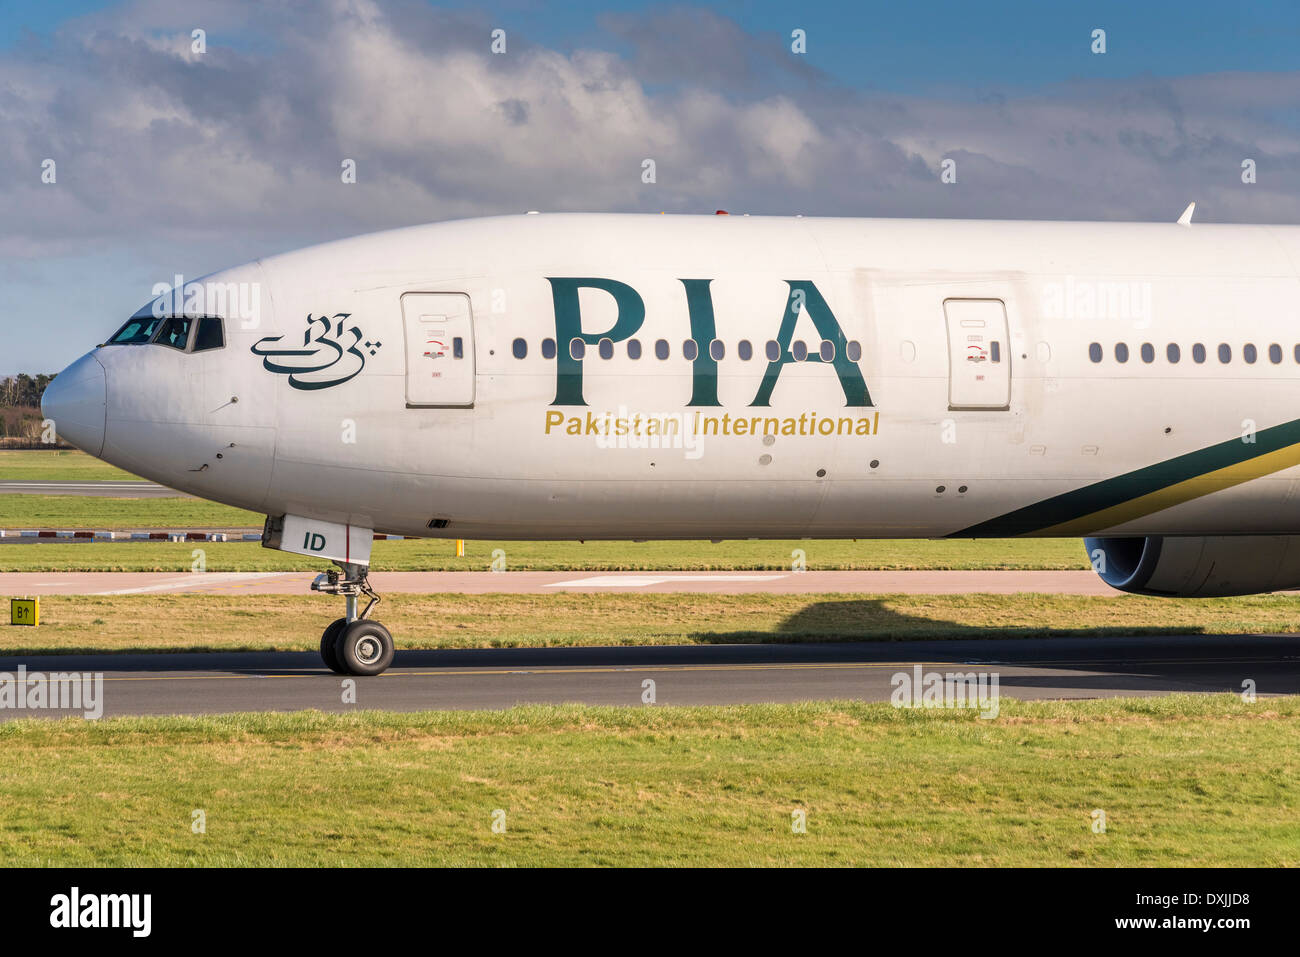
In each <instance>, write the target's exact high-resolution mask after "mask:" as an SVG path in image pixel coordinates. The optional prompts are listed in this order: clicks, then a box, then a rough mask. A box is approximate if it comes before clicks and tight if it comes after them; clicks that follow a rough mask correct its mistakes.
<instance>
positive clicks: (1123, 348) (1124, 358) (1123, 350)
mask: <svg viewBox="0 0 1300 957" xmlns="http://www.w3.org/2000/svg"><path fill="white" fill-rule="evenodd" d="M1115 361H1116V362H1128V346H1127V345H1125V344H1124V343H1122V342H1117V343H1115Z"/></svg>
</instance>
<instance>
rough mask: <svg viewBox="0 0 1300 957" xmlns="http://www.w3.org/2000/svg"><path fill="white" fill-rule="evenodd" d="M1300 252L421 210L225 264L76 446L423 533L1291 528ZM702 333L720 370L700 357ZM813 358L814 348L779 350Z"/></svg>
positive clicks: (300, 507) (272, 505) (214, 485)
mask: <svg viewBox="0 0 1300 957" xmlns="http://www.w3.org/2000/svg"><path fill="white" fill-rule="evenodd" d="M1298 261H1300V228H1292V227H1265V226H1212V225H1192V226H1182V225H1173V224H1170V225H1158V224H1103V223H1028V222H979V221H921V220H864V219H812V218H766V217H740V216H715V217H698V216H642V215H540V216H538V215H530V216H514V217H499V218H491V219H481V220H469V221H463V222H452V223H445V224H438V225H432V226H423V227H415V228H410V229H403V230H397V231H393V232H388V233H381V234H376V235H371V236H363V237H359V238H356V239H350V240H346V241H341V242H335V243H330V244H326V245H323V246H318V247H313V248H310V249H306V250H302V251H298V252H294V253H289V254H287V255H282V256H276V257H272V258H268V259H264V260H260V261H258V262H256V263H253V264H250V265H248V266H244V267H239V268H236V269H232V270H229V271H227V272H224V273H221V274H218V275H216V276H212V277H208V279H207V280H205V281H206V282H209V283H215V284H222V285H226V286H229V285H230V284H234V285H235V286H239V285H240V284H244V288H246V289H252V290H254V292H255V294H256V295H257V296H258V297H259V298H258V304H259V305H258V309H257V311H256V315H255V316H249V315H239V316H237V315H236V314H235V311H234V310H231V311H230V312H229V313H228V314H227V315H226V316H225V323H226V330H225V335H226V342H225V347H224V348H222V349H216V350H212V351H207V352H202V353H193V354H190V353H185V352H181V351H178V350H175V349H168V348H165V347H160V346H116V345H110V346H105V347H103V348H101V349H98V350H95V352H93V353H92V354H91V359H90V360H89V361H93V362H97V363H99V364H100V365H102V366H103V367H104V370H105V375H106V381H107V385H106V415H105V425H104V430H103V435H102V436H101V437H100V438H101V440H102V446H101V447H100V448H99V449H96V448H94V447H93V445H94V437H93V436H91V437H90V438H89V439H85V440H80V441H79V438H78V436H76V435H69V438H71V439H72V440H73V441H74V442H78V444H83V447H89V448H90V451H92V452H97V454H99V455H100V456H101V457H102V458H104V459H106V460H108V461H110V462H113V463H114V464H117V465H120V466H121V467H123V468H125V469H128V470H130V471H132V472H135V473H138V474H140V475H144V476H147V477H149V478H152V479H155V480H157V481H160V482H163V483H165V484H167V485H170V486H173V487H175V488H178V489H182V490H185V491H188V492H192V493H194V494H196V495H200V496H202V497H205V498H209V499H214V500H217V501H221V502H226V503H229V504H232V505H238V506H242V507H245V508H248V509H253V510H256V511H261V512H265V513H268V514H285V513H288V514H294V515H305V516H310V517H314V518H319V519H322V520H326V521H333V522H340V523H342V522H346V523H350V524H353V525H357V526H361V527H365V528H373V529H375V530H377V531H384V532H391V533H398V534H409V535H423V536H443V537H454V538H480V539H481V538H530V539H541V538H555V539H561V538H737V537H788V538H799V537H811V538H818V537H821V538H830V537H835V538H843V537H908V536H915V537H936V536H945V535H951V534H954V533H962V532H967V531H968V532H969V533H970V534H974V535H997V534H1017V533H1025V534H1079V535H1082V534H1084V533H1094V532H1098V531H1102V530H1109V531H1110V532H1111V533H1113V534H1121V535H1128V534H1135V535H1136V534H1168V535H1191V534H1195V535H1214V534H1294V533H1300V508H1297V504H1296V501H1295V499H1296V491H1297V486H1296V482H1297V478H1300V469H1298V468H1297V465H1296V462H1297V461H1300V459H1296V460H1295V461H1293V456H1294V449H1293V448H1292V446H1293V445H1294V443H1292V442H1290V441H1289V439H1288V440H1287V441H1282V440H1272V441H1273V442H1274V444H1275V445H1278V446H1279V448H1278V450H1277V451H1273V446H1268V447H1267V448H1265V447H1264V446H1256V445H1255V441H1256V439H1255V437H1256V436H1257V435H1258V436H1266V440H1265V445H1267V443H1268V441H1270V440H1269V439H1268V438H1267V436H1268V435H1273V434H1274V433H1267V430H1269V429H1275V430H1276V429H1278V428H1281V427H1285V426H1286V425H1287V424H1288V423H1292V422H1295V421H1296V420H1298V419H1300V364H1298V362H1297V355H1298V353H1297V349H1298V348H1300V346H1298V345H1297V344H1298V343H1300V273H1298V272H1297V267H1296V264H1297V262H1298ZM593 280H594V281H597V282H584V281H593ZM706 280H707V282H705V281H706ZM627 289H630V290H632V291H633V292H634V296H629V295H628V294H627V292H626V290H627ZM611 290H617V293H618V294H616V292H615V291H611ZM638 302H639V304H640V305H639V307H638V305H637V303H638ZM459 304H463V310H464V313H463V315H462V314H460V313H458V312H457V310H458V309H460V308H462V307H461V305H459ZM642 310H643V313H644V315H643V316H638V315H637V313H638V312H639V311H642ZM203 311H205V312H208V313H210V312H211V309H205V310H203ZM340 316H342V317H343V318H342V319H337V318H336V317H340ZM1003 316H1004V317H1005V318H1004V319H1003V318H1001V317H1003ZM320 317H325V320H326V321H325V322H319V321H318V324H317V325H313V323H312V322H311V320H312V319H317V320H319V318H320ZM791 317H792V318H791ZM827 317H829V320H828V319H827ZM786 320H789V322H790V323H791V325H790V326H789V328H788V329H787V330H786V331H787V333H789V331H790V329H792V330H793V335H792V336H790V335H786V336H785V337H784V339H785V340H788V341H781V340H782V338H783V337H782V326H783V322H785V321H786ZM710 321H711V323H712V325H711V327H710ZM574 322H576V323H577V328H579V329H580V333H581V338H584V340H586V342H585V356H584V357H583V358H581V359H569V360H568V361H564V359H563V355H564V354H566V353H568V350H569V348H570V347H569V343H568V341H566V338H565V337H566V336H567V337H569V338H572V335H571V333H572V332H573V330H574V325H573V323H574ZM999 323H1005V325H1004V326H1000V325H999ZM832 325H833V326H834V327H835V328H837V329H838V330H839V331H841V332H842V338H836V336H835V334H834V333H833V332H828V330H831V329H832ZM354 328H355V329H356V330H358V333H357V337H356V338H357V341H356V342H354V341H353V335H352V334H351V330H352V329H354ZM606 335H608V338H609V339H610V346H609V350H610V351H611V352H612V357H610V358H603V357H602V355H601V348H602V347H601V343H600V341H599V340H600V339H601V338H602V337H605V336H606ZM693 336H695V337H696V338H697V339H699V340H701V341H698V343H697V345H696V348H697V349H698V350H700V351H701V353H702V355H703V356H705V357H708V356H709V352H710V349H711V348H713V349H719V347H720V350H721V358H720V359H717V360H716V361H715V362H714V361H706V360H702V359H699V358H697V359H695V360H692V359H690V358H687V356H686V355H685V354H684V343H685V341H686V340H689V339H692V337H693ZM322 337H323V338H330V339H332V340H333V341H334V343H335V344H336V345H338V346H339V347H340V348H341V356H338V357H334V351H339V350H335V349H334V346H330V345H329V344H328V343H322V342H321V341H320V339H321V338H322ZM557 338H558V339H560V342H559V344H558V346H557V347H556V348H557V350H558V351H559V352H560V354H561V356H560V357H559V358H557V357H555V356H551V357H548V356H547V355H546V354H545V352H544V341H545V340H551V341H555V340H557ZM457 339H458V340H459V343H457V342H455V341H453V340H457ZM516 340H522V341H523V344H524V346H525V348H526V354H525V355H524V356H523V357H522V358H517V357H516V349H517V347H516V344H515V342H516ZM633 340H635V341H636V342H637V343H638V344H639V346H640V350H641V352H640V357H639V358H631V357H630V356H629V343H630V342H631V341H633ZM659 340H665V341H666V342H667V344H668V357H667V358H662V359H661V358H658V357H657V356H656V343H657V342H658V341H659ZM713 340H717V343H718V344H719V345H713ZM769 340H772V341H778V342H779V345H778V347H777V348H778V349H779V350H780V361H778V362H776V363H773V362H771V361H769V359H768V358H767V355H766V350H767V348H768V346H767V343H768V342H769ZM823 340H825V341H828V342H830V343H831V346H832V348H833V349H834V356H833V358H832V361H816V360H817V358H818V357H819V349H820V348H821V344H822V342H823ZM742 341H745V342H748V343H750V344H751V348H752V356H751V357H750V358H748V359H746V358H742V357H741V355H740V351H741V345H740V344H741V342H742ZM796 342H798V343H805V344H806V345H807V348H808V351H809V353H810V355H811V357H812V359H811V361H809V360H805V361H784V360H785V359H786V358H787V357H788V356H789V355H790V352H791V350H792V349H794V348H796V346H795V345H794V344H795V343H796ZM1094 343H1095V344H1097V346H1099V347H1100V349H1101V353H1102V355H1101V361H1094V360H1093V357H1092V356H1090V347H1091V346H1092V344H1094ZM1145 344H1149V345H1150V350H1149V352H1148V353H1146V354H1145V355H1144V345H1145ZM1171 344H1172V345H1174V346H1176V347H1177V353H1178V361H1176V362H1175V361H1171V354H1170V351H1169V346H1170V345H1171ZM1221 344H1222V345H1226V346H1227V347H1228V348H1229V349H1230V352H1231V356H1230V359H1229V361H1226V362H1225V361H1220V357H1219V349H1220V346H1221ZM1117 345H1123V346H1125V347H1127V350H1128V358H1127V361H1125V362H1120V361H1118V359H1117V357H1116V346H1117ZM1198 345H1200V346H1203V347H1204V349H1205V353H1206V354H1205V357H1204V361H1203V362H1198V361H1196V357H1197V356H1199V351H1198V350H1196V346H1198ZM349 346H351V347H353V348H354V349H355V352H349V351H348V347H349ZM1250 346H1253V348H1254V350H1255V361H1253V362H1250V361H1247V359H1248V357H1249V356H1248V353H1249V349H1248V348H1247V347H1250ZM1270 347H1276V348H1273V349H1271V350H1270ZM688 348H689V347H688ZM859 349H860V356H858V357H857V358H856V359H851V358H850V354H852V355H858V350H859ZM331 350H333V351H331ZM456 350H460V351H459V353H457V351H456ZM1279 350H1280V361H1274V360H1275V359H1278V352H1279ZM633 351H635V348H634V349H633ZM332 357H334V358H336V359H337V361H334V362H333V364H329V365H326V364H325V363H327V361H328V360H330V359H331V358H332ZM1147 358H1150V361H1146V360H1147ZM836 359H838V360H839V361H838V364H837V363H836V361H834V360H836ZM81 361H82V362H86V361H87V360H85V359H83V360H81ZM294 368H298V369H300V370H304V371H301V372H300V374H298V375H297V376H295V375H294V374H293V372H292V369H294ZM574 370H577V372H578V374H579V375H580V382H575V381H574V374H575V371H574ZM855 370H856V371H855ZM291 379H292V380H293V381H291ZM859 382H860V383H861V386H862V388H863V390H864V394H861V395H860V394H858V392H857V391H856V390H857V389H858V383H859ZM295 383H296V384H295ZM575 399H579V401H580V402H582V403H585V404H579V402H577V401H575ZM864 399H865V401H863V400H864ZM715 401H716V404H713V403H714V402H715ZM692 402H694V403H695V404H692ZM756 403H757V404H756ZM764 403H766V404H764ZM593 422H594V423H595V425H594V427H593ZM650 422H654V423H656V425H655V426H653V428H655V429H657V430H659V433H658V434H656V435H653V436H652V435H650V434H647V430H648V429H650V428H652V426H650V425H649V423H650ZM819 422H820V423H825V422H831V423H832V424H833V428H832V429H831V430H830V433H829V434H826V432H825V431H824V430H825V428H826V426H825V425H819V424H818V423H819ZM846 422H847V423H848V424H847V425H846V424H845V423H846ZM575 423H576V425H575ZM620 423H622V424H621V425H620ZM671 423H676V424H675V425H673V424H671ZM864 423H865V425H864ZM673 428H676V429H677V430H678V431H677V433H673V432H671V431H667V430H671V429H673ZM697 429H699V430H707V431H703V432H702V434H696V430H697ZM683 430H684V431H683ZM846 430H847V434H846ZM1276 434H1282V433H1276ZM1286 435H1287V436H1289V432H1288V433H1286ZM1284 437H1285V436H1284ZM1233 442H1237V443H1240V444H1241V445H1242V451H1241V452H1240V454H1238V453H1237V451H1235V446H1230V445H1225V443H1233ZM656 446H658V447H656ZM1211 447H1219V449H1220V451H1219V452H1216V453H1213V454H1210V453H1207V452H1205V451H1204V450H1207V449H1210V448H1211ZM1265 453H1268V454H1265ZM1198 455H1201V456H1207V457H1206V458H1205V460H1204V462H1200V461H1199V460H1198V459H1197V456H1198ZM1224 456H1226V458H1224ZM1270 456H1272V457H1270ZM1161 463H1173V464H1171V465H1168V467H1167V468H1164V466H1162V465H1161ZM1162 468H1164V471H1161V469H1162ZM1153 469H1154V470H1155V471H1152V470H1153ZM1129 475H1132V476H1133V479H1132V481H1131V483H1130V482H1129V480H1128V479H1125V478H1122V477H1124V476H1129ZM1107 483H1109V484H1107ZM1126 483H1128V484H1126ZM1187 483H1191V484H1190V485H1189V484H1187ZM1129 484H1131V487H1129ZM1093 486H1098V488H1097V491H1096V495H1095V496H1092V497H1089V495H1087V494H1082V493H1079V490H1081V489H1088V488H1090V487H1093ZM1075 493H1078V494H1076V497H1075V498H1070V496H1071V495H1072V494H1075ZM1061 496H1065V499H1064V500H1062V502H1061V504H1060V506H1059V508H1056V507H1054V508H1048V507H1044V508H1043V509H1041V510H1040V512H1032V511H1031V512H1030V513H1029V514H1028V517H1027V518H1026V519H1025V520H1024V521H1023V522H1019V523H1017V522H1014V521H1013V522H1012V523H1011V524H1007V523H1005V522H1000V521H999V519H1000V517H1002V516H1007V515H1008V514H1010V513H1016V512H1017V511H1018V510H1024V509H1031V510H1032V509H1033V508H1035V507H1036V506H1038V505H1039V504H1040V503H1044V502H1048V501H1050V500H1053V499H1054V498H1055V497H1061ZM1076 499H1077V500H1076ZM1058 519H1059V521H1058ZM431 522H432V523H433V527H431V524H430V523H431ZM1099 523H1100V524H1099Z"/></svg>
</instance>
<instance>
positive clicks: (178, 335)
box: [153, 316, 191, 352]
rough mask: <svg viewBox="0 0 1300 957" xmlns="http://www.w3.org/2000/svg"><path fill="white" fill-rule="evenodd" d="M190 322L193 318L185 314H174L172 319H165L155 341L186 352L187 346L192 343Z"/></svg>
mask: <svg viewBox="0 0 1300 957" xmlns="http://www.w3.org/2000/svg"><path fill="white" fill-rule="evenodd" d="M190 323H191V320H190V319H188V318H187V317H185V316H172V317H171V318H170V319H165V320H163V324H162V326H161V327H159V329H158V335H156V336H155V337H154V340H153V341H154V342H155V343H156V344H157V345H160V346H171V348H173V349H179V350H181V352H184V351H185V347H186V346H188V345H189V344H190Z"/></svg>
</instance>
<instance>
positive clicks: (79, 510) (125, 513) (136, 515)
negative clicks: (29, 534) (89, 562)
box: [0, 495, 263, 530]
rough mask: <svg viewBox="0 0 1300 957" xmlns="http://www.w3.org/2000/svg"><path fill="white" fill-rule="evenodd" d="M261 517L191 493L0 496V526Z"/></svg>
mask: <svg viewBox="0 0 1300 957" xmlns="http://www.w3.org/2000/svg"><path fill="white" fill-rule="evenodd" d="M262 522H263V516H262V515H260V514H258V513H256V512H246V511H244V510H243V509H242V508H231V507H230V506H228V505H218V504H217V503H215V502H206V501H203V500H202V499H196V498H107V497H102V498H101V497H97V496H90V495H87V496H81V495H0V528H11V529H23V528H37V529H40V528H53V529H78V528H88V529H102V530H115V529H148V528H180V529H190V528H258V529H260V528H261V527H262Z"/></svg>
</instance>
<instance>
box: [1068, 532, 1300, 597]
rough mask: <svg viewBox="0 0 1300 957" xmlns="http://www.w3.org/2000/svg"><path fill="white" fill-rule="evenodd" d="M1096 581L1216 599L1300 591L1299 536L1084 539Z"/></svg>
mask: <svg viewBox="0 0 1300 957" xmlns="http://www.w3.org/2000/svg"><path fill="white" fill-rule="evenodd" d="M1083 544H1084V547H1085V548H1087V549H1088V559H1089V560H1090V561H1091V562H1092V567H1093V569H1094V570H1095V571H1096V572H1097V574H1098V575H1100V576H1101V580H1102V581H1104V582H1105V583H1106V584H1107V585H1110V586H1111V587H1112V588H1118V589H1119V590H1120V591H1126V592H1131V593H1132V594H1134V595H1161V596H1164V597H1166V598H1220V597H1224V596H1227V595H1258V594H1260V593H1261V592H1270V591H1286V590H1289V589H1293V588H1300V535H1237V536H1229V535H1215V536H1201V537H1195V538H1183V537H1168V536H1151V537H1145V538H1085V539H1084V540H1083Z"/></svg>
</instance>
